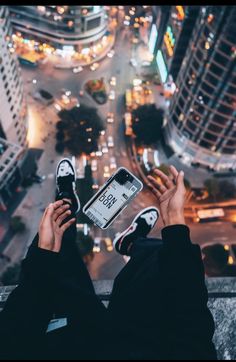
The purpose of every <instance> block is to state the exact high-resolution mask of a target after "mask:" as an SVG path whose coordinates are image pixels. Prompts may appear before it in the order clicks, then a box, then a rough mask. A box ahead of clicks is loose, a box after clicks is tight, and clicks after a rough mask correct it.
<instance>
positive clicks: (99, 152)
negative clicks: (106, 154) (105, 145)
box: [96, 145, 102, 157]
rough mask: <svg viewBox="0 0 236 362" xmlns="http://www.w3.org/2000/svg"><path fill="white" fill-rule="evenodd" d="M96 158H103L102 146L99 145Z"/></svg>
mask: <svg viewBox="0 0 236 362" xmlns="http://www.w3.org/2000/svg"><path fill="white" fill-rule="evenodd" d="M96 156H97V157H101V156H102V148H101V146H100V145H98V150H97V151H96Z"/></svg>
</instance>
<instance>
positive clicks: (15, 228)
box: [10, 216, 26, 233]
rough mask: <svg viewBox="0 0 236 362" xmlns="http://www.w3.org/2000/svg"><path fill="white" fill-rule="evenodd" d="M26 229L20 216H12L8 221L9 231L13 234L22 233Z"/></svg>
mask: <svg viewBox="0 0 236 362" xmlns="http://www.w3.org/2000/svg"><path fill="white" fill-rule="evenodd" d="M25 229H26V226H25V223H24V221H23V220H22V217H21V216H13V217H12V218H11V220H10V230H11V231H12V232H14V233H22V232H24V231H25Z"/></svg>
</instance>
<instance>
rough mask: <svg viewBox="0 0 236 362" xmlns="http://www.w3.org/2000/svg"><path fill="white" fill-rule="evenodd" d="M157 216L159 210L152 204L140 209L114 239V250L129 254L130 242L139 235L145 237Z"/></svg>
mask: <svg viewBox="0 0 236 362" xmlns="http://www.w3.org/2000/svg"><path fill="white" fill-rule="evenodd" d="M159 216H160V213H159V210H158V209H157V208H156V207H154V206H151V207H147V208H146V209H143V210H142V211H140V213H139V214H138V215H136V217H135V219H134V220H133V221H132V224H131V225H130V226H129V227H128V228H127V229H126V230H125V231H123V232H122V233H121V234H119V235H117V237H116V238H115V239H114V241H113V244H114V246H115V249H116V251H117V252H118V253H119V254H122V255H129V250H130V247H131V245H132V243H133V242H134V241H135V240H136V239H137V238H139V237H146V236H147V235H148V234H149V233H150V231H151V230H152V229H153V228H154V226H155V224H156V222H157V220H158V219H159Z"/></svg>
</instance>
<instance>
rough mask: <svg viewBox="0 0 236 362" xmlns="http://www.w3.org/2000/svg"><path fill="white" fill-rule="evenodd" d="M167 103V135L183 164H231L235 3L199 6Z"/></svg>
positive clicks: (234, 158) (235, 117)
mask: <svg viewBox="0 0 236 362" xmlns="http://www.w3.org/2000/svg"><path fill="white" fill-rule="evenodd" d="M176 87H177V90H176V92H175V95H174V96H173V98H172V100H171V104H170V109H169V116H168V124H167V126H166V134H165V138H166V141H167V142H168V143H169V144H170V146H171V147H172V148H173V150H174V151H175V152H176V153H177V154H179V156H180V157H181V158H182V160H183V162H185V163H187V164H191V163H198V164H201V165H204V166H207V167H209V168H214V169H215V170H223V169H225V170H227V169H231V168H232V169H235V168H236V7H234V6H232V7H231V6H206V7H201V11H200V13H199V15H198V18H197V21H196V24H195V27H194V30H193V33H192V37H191V40H190V42H189V44H188V48H187V51H186V53H185V57H184V59H183V62H182V65H181V67H180V70H179V73H178V76H177V79H176Z"/></svg>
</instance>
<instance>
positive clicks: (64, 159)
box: [56, 157, 80, 214]
mask: <svg viewBox="0 0 236 362" xmlns="http://www.w3.org/2000/svg"><path fill="white" fill-rule="evenodd" d="M63 161H67V162H68V163H69V164H70V166H71V168H72V170H73V172H74V181H73V184H72V187H73V192H74V196H75V198H76V201H77V204H78V208H77V210H76V211H75V213H76V214H77V213H78V212H79V210H80V201H79V198H78V195H77V193H76V188H75V182H76V171H75V167H74V165H73V163H72V162H71V160H70V159H69V158H67V157H65V158H63V159H62V160H61V161H59V162H58V164H57V168H56V178H57V174H58V169H59V166H60V164H61V163H62V162H63Z"/></svg>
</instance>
